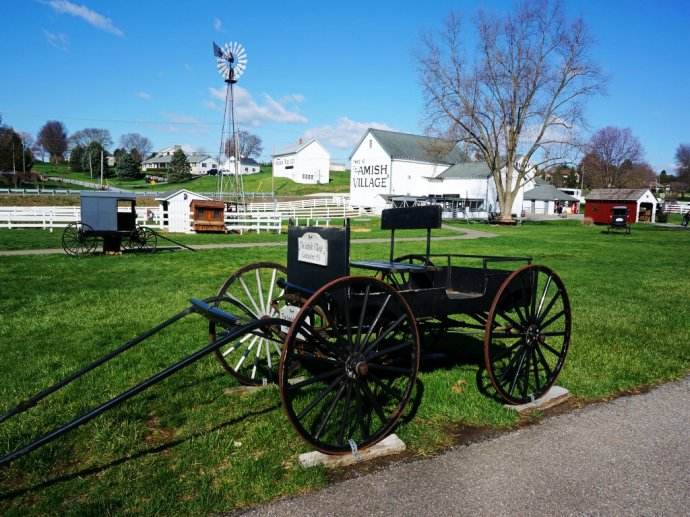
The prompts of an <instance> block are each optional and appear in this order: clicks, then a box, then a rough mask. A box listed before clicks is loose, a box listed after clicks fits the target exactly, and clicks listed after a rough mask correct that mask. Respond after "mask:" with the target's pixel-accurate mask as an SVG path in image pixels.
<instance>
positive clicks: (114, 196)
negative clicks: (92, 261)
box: [62, 191, 157, 256]
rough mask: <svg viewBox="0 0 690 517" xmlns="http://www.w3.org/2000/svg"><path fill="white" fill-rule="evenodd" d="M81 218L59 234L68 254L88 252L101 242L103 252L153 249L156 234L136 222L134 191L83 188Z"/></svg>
mask: <svg viewBox="0 0 690 517" xmlns="http://www.w3.org/2000/svg"><path fill="white" fill-rule="evenodd" d="M79 201H80V205H81V220H80V221H77V222H75V223H70V224H69V225H67V227H66V228H65V230H64V232H63V234H62V248H63V249H64V250H65V253H67V254H68V255H72V256H82V255H88V254H91V253H93V252H94V251H96V248H97V247H98V245H99V243H100V241H103V249H104V251H112V252H118V251H120V249H121V248H124V249H126V250H140V251H155V249H156V240H157V239H156V233H155V232H154V231H153V230H151V229H150V228H147V227H146V226H141V225H138V224H137V212H136V203H137V198H136V194H132V193H129V192H111V191H83V192H81V195H80V199H79Z"/></svg>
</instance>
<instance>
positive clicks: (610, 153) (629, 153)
mask: <svg viewBox="0 0 690 517" xmlns="http://www.w3.org/2000/svg"><path fill="white" fill-rule="evenodd" d="M587 149H588V153H587V154H588V156H589V157H590V162H591V163H590V166H591V168H589V167H588V170H589V171H591V172H590V176H591V178H590V180H591V181H592V183H593V185H595V186H597V187H608V188H611V187H613V188H618V187H622V186H624V184H625V181H624V180H625V176H626V175H627V174H629V172H630V170H631V167H632V166H633V164H636V163H639V162H640V161H641V160H642V156H643V154H644V151H643V149H642V145H641V144H640V141H639V140H638V139H637V137H636V136H635V135H633V134H632V131H631V130H630V129H629V128H623V129H621V128H619V127H612V126H607V127H604V128H601V129H599V130H598V131H597V132H596V133H594V134H593V135H592V137H591V138H590V140H589V144H588V145H587Z"/></svg>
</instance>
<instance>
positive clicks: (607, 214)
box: [585, 188, 657, 224]
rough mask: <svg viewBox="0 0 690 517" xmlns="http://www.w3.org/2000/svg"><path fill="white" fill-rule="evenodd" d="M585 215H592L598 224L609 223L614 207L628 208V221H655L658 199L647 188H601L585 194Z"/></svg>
mask: <svg viewBox="0 0 690 517" xmlns="http://www.w3.org/2000/svg"><path fill="white" fill-rule="evenodd" d="M585 198H586V200H587V202H586V203H585V217H591V218H592V220H593V221H594V223H596V224H609V223H610V222H611V214H612V210H613V207H614V206H616V207H618V206H624V207H626V208H627V209H628V222H629V223H637V222H653V221H654V216H655V214H656V206H657V199H656V197H654V194H652V192H651V190H649V189H646V188H640V189H627V188H599V189H594V190H592V191H591V192H590V193H589V194H587V196H585Z"/></svg>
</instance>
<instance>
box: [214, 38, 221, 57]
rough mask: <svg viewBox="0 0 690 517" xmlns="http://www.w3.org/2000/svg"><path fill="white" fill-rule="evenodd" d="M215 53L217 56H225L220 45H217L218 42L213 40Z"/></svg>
mask: <svg viewBox="0 0 690 517" xmlns="http://www.w3.org/2000/svg"><path fill="white" fill-rule="evenodd" d="M213 55H214V56H216V57H221V58H222V57H223V51H222V50H221V49H220V47H219V46H218V45H216V42H215V41H214V42H213Z"/></svg>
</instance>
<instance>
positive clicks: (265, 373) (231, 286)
mask: <svg viewBox="0 0 690 517" xmlns="http://www.w3.org/2000/svg"><path fill="white" fill-rule="evenodd" d="M286 276H287V269H286V268H285V267H284V266H282V265H280V264H274V263H272V262H257V263H254V264H249V265H247V266H245V267H243V268H241V269H238V270H237V271H236V272H235V273H233V274H232V275H230V277H229V278H228V279H227V280H226V281H225V282H224V283H223V285H222V286H221V288H220V289H219V290H218V294H217V295H218V296H223V297H225V299H224V300H221V301H218V302H216V303H215V305H216V306H218V307H220V308H221V309H225V310H227V311H229V312H231V313H232V314H234V315H235V316H238V317H239V318H240V319H241V320H244V321H249V320H252V319H261V318H267V317H280V318H283V319H286V320H290V321H291V320H292V319H293V317H294V316H295V315H296V314H297V312H298V310H299V306H300V305H301V300H299V299H294V300H293V299H292V298H291V297H289V296H288V295H286V293H285V290H284V289H283V288H281V287H280V286H279V285H278V280H280V279H281V278H285V277H286ZM286 333H287V327H281V328H273V327H270V328H269V329H267V330H266V331H264V332H263V333H255V334H245V335H244V336H242V337H241V338H239V339H237V340H236V341H232V342H230V343H228V344H227V345H225V346H223V347H221V348H220V349H218V350H216V352H215V354H216V358H217V359H218V361H219V362H220V364H221V365H222V366H223V368H225V370H226V371H228V372H229V373H230V374H232V375H233V376H235V377H236V378H237V380H238V381H239V382H240V383H241V384H246V385H259V384H262V383H264V382H275V381H276V380H277V378H278V376H277V368H278V361H279V359H280V350H281V346H282V343H283V340H284V337H285V334H286ZM259 334H261V335H259ZM209 335H210V339H211V340H214V339H216V324H215V323H214V322H210V324H209Z"/></svg>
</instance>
